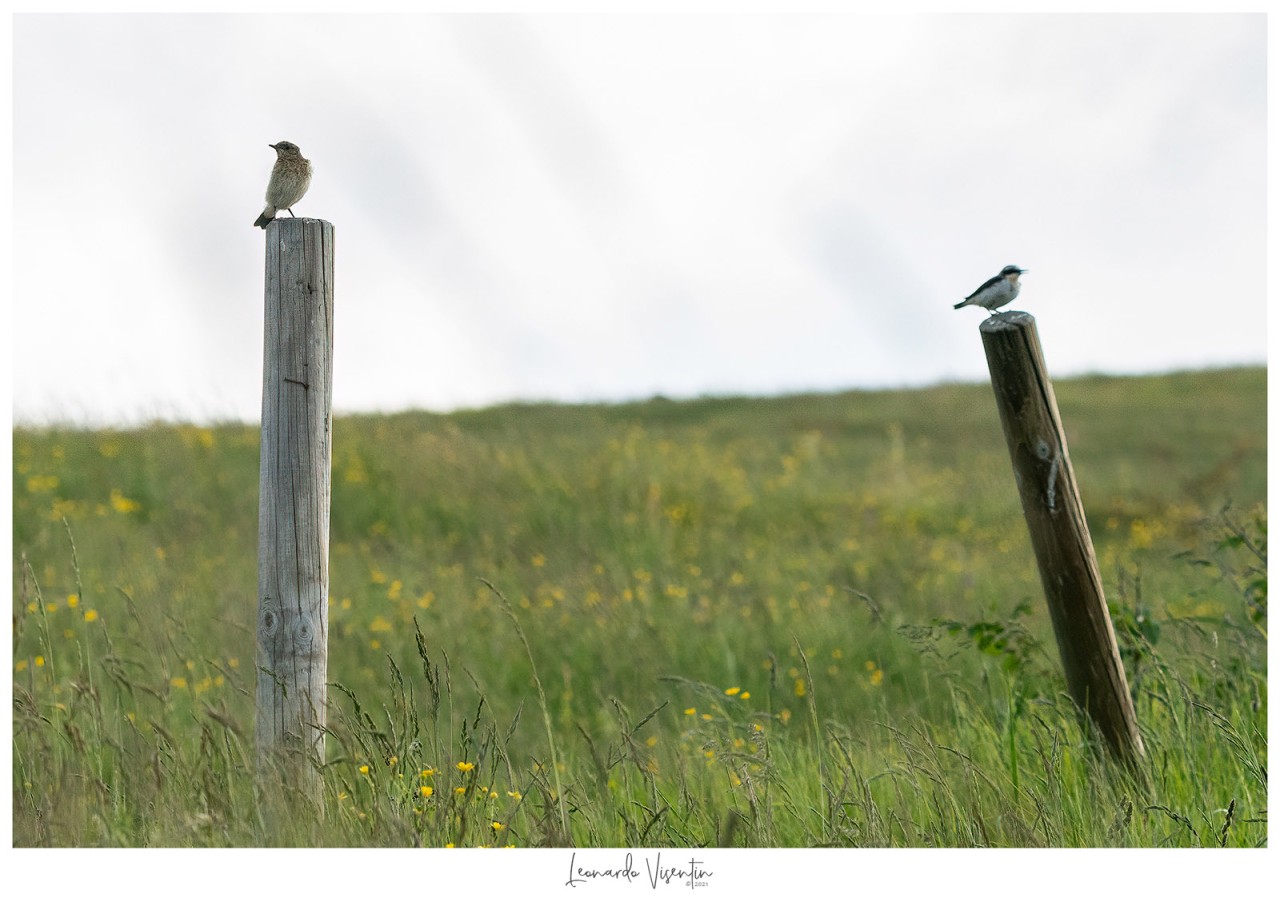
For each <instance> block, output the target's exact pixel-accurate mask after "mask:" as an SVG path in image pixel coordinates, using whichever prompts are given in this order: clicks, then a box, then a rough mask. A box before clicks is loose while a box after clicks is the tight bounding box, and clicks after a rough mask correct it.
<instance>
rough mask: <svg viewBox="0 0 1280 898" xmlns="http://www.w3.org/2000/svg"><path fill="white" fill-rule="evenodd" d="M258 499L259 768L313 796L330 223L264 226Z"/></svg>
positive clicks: (323, 560)
mask: <svg viewBox="0 0 1280 898" xmlns="http://www.w3.org/2000/svg"><path fill="white" fill-rule="evenodd" d="M266 241H267V263H266V264H267V271H266V314H265V318H266V327H265V337H264V341H263V366H262V455H261V468H260V471H259V501H258V620H257V667H258V694H257V728H256V736H257V763H258V777H259V782H260V783H261V784H262V785H264V786H275V787H282V788H285V789H287V790H289V791H295V790H296V791H300V792H302V793H303V794H306V795H308V796H309V797H313V798H314V797H318V794H319V785H320V778H319V767H318V765H319V764H320V763H321V762H323V760H324V729H323V728H324V726H325V719H326V713H325V712H326V683H327V668H328V635H329V610H328V599H329V470H330V458H331V444H330V432H331V424H332V410H331V406H332V396H333V388H332V385H333V225H332V224H330V223H329V222H327V221H319V220H316V219H309V218H284V219H276V220H275V221H273V222H272V223H271V224H269V225H268V226H267V229H266Z"/></svg>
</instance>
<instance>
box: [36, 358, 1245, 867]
mask: <svg viewBox="0 0 1280 898" xmlns="http://www.w3.org/2000/svg"><path fill="white" fill-rule="evenodd" d="M1055 390H1056V393H1057V398H1058V401H1059V405H1060V408H1061V412H1062V417H1063V421H1064V426H1065V427H1066V430H1067V436H1068V441H1069V444H1070V450H1071V455H1072V460H1073V463H1074V466H1075V470H1076V474H1077V478H1078V480H1079V483H1080V487H1081V492H1082V495H1083V499H1084V503H1085V507H1086V512H1087V515H1088V517H1089V524H1090V528H1091V530H1092V532H1093V536H1094V540H1095V543H1096V546H1097V549H1098V555H1099V559H1100V563H1101V565H1102V568H1103V576H1104V583H1105V586H1106V589H1107V593H1108V597H1109V598H1110V599H1111V600H1112V602H1113V605H1114V606H1115V607H1114V610H1113V615H1115V617H1116V619H1117V629H1118V630H1120V631H1121V634H1120V635H1121V642H1122V646H1123V647H1124V649H1125V653H1126V666H1127V667H1128V671H1129V676H1130V679H1131V685H1132V686H1133V688H1134V690H1135V696H1136V701H1137V704H1138V706H1139V716H1140V722H1141V723H1142V725H1143V727H1144V738H1146V741H1147V743H1148V747H1149V751H1150V753H1151V757H1152V763H1153V765H1158V769H1159V770H1161V771H1162V773H1161V777H1162V779H1161V777H1157V786H1158V788H1160V789H1163V790H1164V791H1163V792H1162V793H1161V795H1160V796H1159V797H1160V800H1158V801H1157V800H1155V799H1144V801H1147V802H1148V803H1150V804H1159V805H1162V806H1164V807H1168V808H1179V809H1181V810H1179V811H1178V813H1179V814H1181V816H1183V817H1185V818H1186V819H1196V820H1199V818H1198V817H1196V815H1197V814H1202V815H1203V814H1209V813H1210V812H1209V811H1208V810H1207V809H1211V808H1224V807H1226V805H1227V802H1228V801H1229V800H1230V799H1231V798H1232V797H1235V798H1237V799H1238V800H1239V801H1240V802H1241V809H1242V811H1243V810H1244V808H1245V803H1249V807H1250V808H1251V810H1250V811H1249V814H1250V815H1252V818H1253V819H1257V818H1258V815H1259V814H1261V815H1262V816H1265V776H1264V775H1262V776H1260V775H1259V773H1258V771H1259V770H1261V769H1262V765H1264V762H1265V741H1263V742H1259V739H1258V737H1257V734H1261V733H1265V730H1266V727H1265V715H1266V677H1265V638H1264V637H1263V636H1262V635H1261V633H1263V632H1264V629H1265V572H1264V573H1262V574H1261V576H1259V575H1258V574H1257V573H1256V569H1257V568H1258V562H1259V559H1258V557H1257V553H1256V552H1255V551H1254V550H1259V549H1260V551H1262V552H1263V553H1265V487H1266V426H1265V424H1266V420H1265V419H1266V402H1265V394H1266V373H1265V370H1264V369H1225V370H1216V371H1205V372H1187V373H1178V374H1170V375H1161V376H1152V377H1141V378H1109V377H1087V378H1077V379H1063V380H1060V381H1058V382H1057V383H1055ZM333 446H334V454H333V519H332V523H331V559H330V597H331V603H330V633H329V644H330V677H331V680H332V681H333V682H334V683H335V684H338V685H335V686H334V687H333V689H332V690H331V695H330V702H331V724H332V725H333V728H334V734H333V735H332V736H331V738H330V740H329V752H330V757H329V759H328V760H329V767H328V768H327V769H326V773H325V776H326V784H327V790H328V791H327V795H328V801H329V803H330V805H331V807H330V813H328V814H327V815H326V817H325V818H324V820H319V819H316V820H314V821H311V822H308V821H306V820H305V819H299V820H297V821H295V827H294V828H292V829H287V830H286V831H284V832H264V831H263V830H262V827H261V823H260V821H259V820H258V818H257V816H256V814H255V812H254V810H253V801H252V790H251V788H250V786H251V782H252V775H251V771H250V770H249V768H248V766H247V763H248V762H247V760H246V758H251V757H252V719H253V714H252V708H253V686H254V674H253V645H252V635H251V628H252V621H253V620H254V615H255V608H256V595H255V592H256V574H255V570H256V557H255V553H256V528H257V495H256V494H257V469H258V439H257V430H256V428H255V427H249V426H244V425H227V426H222V427H200V426H193V425H163V424H157V425H152V426H149V427H145V428H137V429H131V430H105V431H87V430H76V429H56V428H41V429H22V428H19V429H17V430H15V433H14V560H15V565H14V569H15V584H14V596H15V600H14V615H15V652H14V689H15V709H16V710H15V733H14V780H15V785H14V789H15V793H14V807H15V811H14V834H15V836H14V837H15V844H263V843H281V842H283V843H289V844H316V843H320V844H343V845H345V844H375V845H383V844H386V845H407V844H418V843H422V844H428V845H430V844H435V845H442V844H445V843H446V842H453V843H455V844H477V843H481V844H522V845H531V844H542V843H548V842H556V843H558V842H561V841H564V840H572V841H574V842H575V843H576V844H580V845H582V844H641V843H644V844H653V845H670V844H680V845H686V844H718V843H720V842H723V841H725V840H726V839H728V840H729V843H730V844H748V845H813V844H842V845H901V844H908V845H919V844H948V845H957V844H1018V845H1035V844H1050V845H1057V844H1063V845H1066V844H1209V843H1210V842H1211V841H1212V837H1211V833H1212V832H1215V831H1216V829H1215V827H1214V826H1209V825H1207V824H1206V823H1203V822H1201V823H1199V824H1198V825H1195V826H1193V827H1191V828H1190V831H1188V829H1187V828H1186V827H1183V826H1181V824H1179V823H1178V821H1177V820H1175V819H1173V818H1170V817H1168V816H1167V815H1163V814H1161V813H1159V812H1151V813H1146V812H1144V813H1140V814H1137V815H1133V814H1130V815H1129V817H1130V819H1129V821H1128V822H1126V823H1124V825H1123V826H1119V827H1117V826H1115V825H1114V824H1115V821H1116V819H1123V818H1124V816H1125V815H1124V814H1119V815H1118V817H1117V815H1116V814H1114V813H1110V812H1108V814H1107V815H1106V819H1100V818H1099V819H1094V818H1092V817H1089V812H1090V811H1091V810H1092V809H1096V807H1098V802H1099V801H1102V802H1104V803H1106V802H1111V803H1112V804H1113V805H1114V809H1119V808H1121V807H1122V806H1123V802H1125V801H1129V802H1130V803H1131V805H1138V804H1140V802H1138V801H1136V798H1137V796H1136V795H1134V794H1133V793H1132V791H1131V787H1130V786H1129V785H1128V784H1126V783H1125V782H1124V781H1123V779H1121V778H1116V777H1113V776H1112V774H1111V773H1109V772H1108V771H1107V769H1106V766H1105V764H1101V762H1099V761H1098V759H1096V758H1095V757H1094V756H1093V754H1092V753H1091V751H1090V750H1088V748H1087V746H1086V745H1085V741H1084V736H1083V734H1082V732H1081V730H1080V728H1079V727H1078V725H1077V724H1076V722H1075V719H1074V714H1073V712H1072V711H1071V709H1070V706H1069V703H1068V702H1066V700H1065V699H1064V698H1063V696H1062V695H1061V692H1062V686H1061V675H1060V671H1059V670H1058V666H1057V656H1056V647H1055V646H1054V643H1053V636H1052V631H1051V629H1050V628H1049V626H1048V622H1047V613H1046V612H1045V609H1044V605H1043V598H1042V596H1041V594H1040V590H1039V583H1038V577H1037V574H1036V570H1035V567H1034V562H1033V560H1032V557H1031V552H1030V548H1029V545H1028V544H1027V539H1026V534H1025V528H1024V527H1023V524H1022V519H1021V512H1020V509H1019V506H1018V499H1017V494H1016V490H1015V488H1014V484H1013V478H1012V476H1011V470H1010V466H1009V461H1008V456H1007V452H1006V450H1005V447H1004V441H1003V436H1002V434H1001V431H1000V426H999V421H998V417H997V414H996V410H995V406H994V401H993V399H992V397H991V394H990V388H989V387H988V386H986V385H984V384H977V385H945V386H938V387H932V388H927V389H921V390H903V391H870V392H861V391H859V392H849V393H839V394H815V395H799V396H787V397H777V398H768V399H751V398H715V399H700V400H692V401H681V402H674V401H666V400H653V401H648V402H642V403H630V404H624V405H589V406H559V405H540V404H531V405H510V406H502V407H496V408H490V409H483V410H475V411H465V412H457V413H453V414H444V415H442V414H429V413H423V412H404V413H399V414H392V415H351V416H341V417H339V418H337V419H336V420H335V422H334V441H333ZM1224 508H1227V509H1228V511H1227V512H1226V514H1225V515H1224V514H1223V509H1224ZM486 583H487V584H492V586H493V588H492V589H491V588H490V587H489V586H488V585H486ZM504 603H505V606H509V608H510V609H511V612H512V614H514V622H515V625H517V626H518V627H519V628H520V630H521V631H522V632H523V634H524V635H525V637H527V639H528V641H529V644H530V647H531V650H532V653H533V667H532V668H530V665H529V659H528V658H527V657H526V656H525V654H524V650H523V648H522V647H521V643H520V640H519V634H517V632H516V631H515V629H514V627H513V620H512V618H511V617H509V616H508V614H507V613H506V610H505V606H504ZM418 632H420V633H421V634H422V636H423V640H424V641H423V643H422V645H423V646H424V648H422V649H420V648H419V644H418V642H417V638H416V634H417V633H418ZM424 655H425V656H424ZM424 664H426V665H428V666H431V665H434V666H436V667H437V668H438V669H439V670H440V672H441V675H442V676H445V677H446V678H447V683H448V687H449V688H448V689H447V690H446V691H445V696H444V698H443V699H442V700H441V704H437V705H434V706H433V704H432V700H431V698H430V696H431V690H430V688H429V684H428V683H426V682H425V681H424V680H423V676H422V671H423V666H424ZM535 676H536V677H537V680H538V682H539V683H540V684H541V685H542V686H543V688H544V690H545V694H546V696H547V702H548V708H547V712H548V715H549V717H550V718H551V720H552V721H553V724H554V728H553V735H552V737H551V741H552V742H553V743H554V748H555V753H556V755H557V757H559V758H560V760H561V763H562V764H563V766H564V769H563V770H562V771H558V772H559V773H560V780H561V787H562V788H563V790H564V792H565V793H567V796H565V798H566V800H570V801H572V803H573V806H574V808H575V809H576V810H575V811H574V813H573V814H571V815H569V819H570V829H571V832H570V833H568V834H566V833H563V832H559V831H558V827H559V823H558V822H557V821H558V820H559V814H558V813H552V809H558V804H557V803H558V802H559V800H560V798H561V797H562V796H561V794H560V790H559V789H557V787H556V786H555V785H554V779H553V778H552V777H551V776H549V773H548V770H547V768H546V764H547V762H548V758H549V756H550V751H551V748H552V746H551V745H549V744H548V736H547V734H546V732H545V731H544V730H543V728H542V727H541V725H540V723H537V722H535V721H538V720H539V718H540V715H539V714H538V713H535V708H534V705H535V702H536V690H534V689H533V688H532V685H533V678H534V677H535ZM481 698H483V703H481ZM1201 706H1203V707H1207V708H1209V709H1212V711H1213V713H1214V714H1216V715H1218V716H1219V717H1220V718H1221V720H1225V721H1228V724H1229V727H1230V733H1231V734H1233V737H1234V739H1235V740H1236V741H1235V742H1232V741H1230V740H1228V741H1227V742H1224V741H1223V740H1222V739H1221V738H1220V736H1221V734H1222V732H1223V729H1222V725H1221V720H1218V718H1215V717H1211V716H1208V715H1206V713H1205V712H1203V711H1198V710H1195V709H1196V708H1198V707H1201ZM357 709H359V710H357ZM362 715H369V716H368V717H365V716H362ZM642 721H643V723H642ZM940 746H945V747H946V748H947V749H948V750H954V751H957V752H960V755H955V756H953V755H949V754H947V753H946V752H942V753H941V754H939V747H940ZM961 758H963V760H962V759H961ZM458 764H474V765H475V768H474V769H473V770H471V771H469V772H465V773H464V772H463V771H462V770H461V769H460V768H459V767H458V766H457V765H458ZM1171 765H1172V767H1171ZM426 770H430V771H433V772H432V773H430V774H427V775H424V774H423V771H426ZM405 773H409V774H411V775H410V776H408V777H406V776H404V774H405ZM975 777H976V778H977V779H975ZM979 780H982V781H984V782H986V783H987V785H983V786H981V787H979V786H978V785H976V783H977V782H978V781H979ZM966 783H967V784H968V785H964V784H966ZM95 784H96V785H95ZM481 785H483V786H484V787H485V788H484V796H483V799H481V798H478V797H476V796H478V795H479V794H480V787H481ZM458 789H462V790H463V791H461V792H457V791H456V790H458ZM490 795H492V796H493V797H492V798H491V797H489V796H490ZM513 796H519V797H513ZM855 799H856V800H855ZM468 802H474V803H475V804H469V803H468ZM1037 806H1039V807H1040V810H1039V811H1037V810H1036V808H1037ZM1111 806H1112V805H1108V807H1111ZM1142 806H1145V805H1142ZM472 807H474V808H475V810H474V812H472V813H463V810H464V809H465V808H472ZM1045 808H1048V809H1049V810H1048V811H1045V810H1044V809H1045ZM739 817H741V820H739ZM1037 819H1039V820H1040V822H1038V823H1037V822H1036V821H1037ZM1240 819H1245V817H1244V816H1243V815H1242V816H1241V817H1240ZM193 820H195V821H206V822H204V823H199V824H198V825H195V824H192V823H191V821H193ZM459 821H461V822H459ZM730 821H738V822H736V823H731V822H730ZM744 821H745V822H744ZM1214 822H1215V823H1216V825H1217V826H1218V827H1220V826H1221V824H1222V820H1220V819H1216V820H1215V821H1214ZM495 823H497V824H500V826H498V827H496V828H495V827H494V826H493V825H492V824H495ZM726 830H730V831H729V832H726ZM1235 833H1236V836H1235V841H1233V842H1232V843H1231V844H1256V843H1257V842H1258V841H1259V840H1265V825H1262V826H1261V827H1259V826H1258V825H1257V824H1253V825H1252V829H1250V828H1249V827H1244V826H1242V825H1240V824H1237V829H1236V830H1235Z"/></svg>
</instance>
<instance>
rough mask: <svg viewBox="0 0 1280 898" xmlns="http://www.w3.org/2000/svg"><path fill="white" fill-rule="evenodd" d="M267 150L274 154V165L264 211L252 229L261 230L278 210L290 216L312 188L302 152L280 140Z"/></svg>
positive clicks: (293, 145) (271, 144) (308, 166)
mask: <svg viewBox="0 0 1280 898" xmlns="http://www.w3.org/2000/svg"><path fill="white" fill-rule="evenodd" d="M267 146H269V147H271V149H273V150H275V151H276V164H275V165H274V166H272V168H271V180H270V181H268V182H267V207H266V208H265V209H263V210H262V214H261V215H259V216H258V220H257V221H255V222H254V223H253V226H254V227H256V228H262V229H264V230H265V229H266V227H267V223H268V222H269V221H271V220H272V219H274V218H275V217H276V213H277V212H279V211H280V210H281V209H285V210H287V211H288V212H289V214H290V215H291V216H292V215H293V204H294V203H296V202H297V201H298V200H300V199H302V195H303V194H304V193H306V192H307V188H308V187H310V186H311V163H310V162H309V161H308V160H306V159H303V158H302V150H300V149H298V145H297V144H295V143H289V141H287V140H282V141H280V142H279V143H269V144H267ZM294 217H296V216H294Z"/></svg>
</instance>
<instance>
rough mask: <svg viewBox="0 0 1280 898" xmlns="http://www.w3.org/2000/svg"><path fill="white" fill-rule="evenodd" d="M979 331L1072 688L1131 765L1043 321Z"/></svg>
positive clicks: (1124, 704) (1126, 717) (1023, 316)
mask: <svg viewBox="0 0 1280 898" xmlns="http://www.w3.org/2000/svg"><path fill="white" fill-rule="evenodd" d="M978 329H979V331H980V332H981V333H982V345H983V347H984V348H985V349H986V353H987V367H988V368H989V369H990V371H991V385H992V387H993V388H994V389H995V395H996V405H997V406H999V409H1000V421H1001V423H1002V424H1003V425H1004V434H1005V439H1006V441H1007V442H1008V444H1009V455H1010V457H1011V458H1012V460H1013V472H1014V476H1015V478H1016V479H1017V482H1018V492H1019V493H1020V494H1021V497H1022V511H1023V515H1024V516H1025V517H1026V521H1027V529H1028V530H1029V531H1030V533H1031V544H1032V547H1033V548H1034V549H1035V554H1036V562H1037V564H1038V565H1039V568H1040V580H1041V582H1042V583H1043V585H1044V593H1045V599H1046V600H1047V601H1048V604H1049V615H1050V617H1051V618H1052V619H1053V630H1054V633H1055V635H1056V636H1057V640H1058V650H1059V652H1060V653H1061V655H1062V666H1063V668H1064V669H1065V672H1066V677H1067V685H1068V688H1069V689H1070V692H1071V696H1072V698H1074V699H1075V702H1076V704H1077V705H1079V706H1080V707H1081V708H1082V709H1084V710H1085V711H1086V712H1087V713H1088V715H1089V717H1090V718H1091V719H1092V721H1093V725H1094V726H1095V727H1096V728H1097V731H1098V732H1099V733H1100V734H1101V735H1102V737H1103V740H1104V741H1105V743H1106V745H1107V747H1108V748H1109V749H1110V750H1111V753H1112V754H1113V755H1114V756H1115V757H1117V758H1119V759H1121V760H1123V761H1125V762H1128V763H1130V764H1131V765H1132V764H1133V763H1134V762H1136V761H1137V760H1139V759H1140V758H1142V756H1143V747H1142V737H1141V735H1140V734H1139V733H1138V723H1137V717H1136V715H1135V713H1134V709H1133V700H1132V699H1131V698H1130V696H1129V685H1128V682H1127V680H1126V679H1125V674H1124V665H1123V664H1122V663H1121V661H1120V651H1119V649H1118V647H1117V645H1116V638H1115V631H1114V630H1113V628H1112V625H1111V615H1110V613H1109V612H1108V611H1107V602H1106V599H1105V597H1104V596H1103V592H1102V578H1101V577H1100V576H1099V574H1098V560H1097V557H1096V556H1095V555H1094V551H1093V541H1092V540H1091V539H1090V537H1089V526H1088V524H1087V523H1086V522H1085V516H1084V506H1083V505H1082V504H1081V502H1080V493H1079V490H1078V489H1077V487H1076V478H1075V473H1074V472H1073V471H1072V468H1071V458H1070V456H1069V455H1068V454H1067V440H1066V435H1065V434H1064V433H1063V430H1062V421H1061V419H1060V418H1059V416H1058V403H1057V401H1056V400H1055V399H1054V395H1053V385H1052V384H1051V383H1050V381H1049V377H1048V374H1047V373H1046V371H1045V364H1044V355H1043V353H1042V352H1041V349H1040V337H1039V334H1038V333H1037V331H1036V321H1035V318H1033V317H1032V316H1030V315H1028V314H1027V313H1025V312H1006V313H1003V314H1000V315H994V316H992V317H990V318H987V319H986V320H985V321H983V322H982V324H981V325H980V326H979V328H978Z"/></svg>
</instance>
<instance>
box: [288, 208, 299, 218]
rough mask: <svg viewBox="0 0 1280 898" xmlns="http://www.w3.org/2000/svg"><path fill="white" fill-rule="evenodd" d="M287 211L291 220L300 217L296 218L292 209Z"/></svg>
mask: <svg viewBox="0 0 1280 898" xmlns="http://www.w3.org/2000/svg"><path fill="white" fill-rule="evenodd" d="M285 211H286V212H288V213H289V217H290V218H297V217H298V216H296V215H294V214H293V210H292V209H286V210H285Z"/></svg>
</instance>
